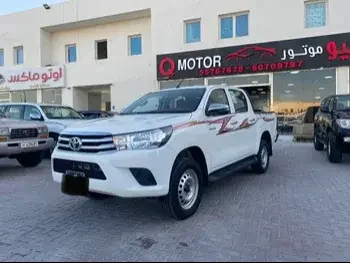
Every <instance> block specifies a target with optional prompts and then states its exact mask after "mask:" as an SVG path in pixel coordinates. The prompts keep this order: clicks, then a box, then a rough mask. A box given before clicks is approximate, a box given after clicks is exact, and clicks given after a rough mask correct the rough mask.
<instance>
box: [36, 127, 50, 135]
mask: <svg viewBox="0 0 350 263" xmlns="http://www.w3.org/2000/svg"><path fill="white" fill-rule="evenodd" d="M38 133H39V134H43V133H49V129H48V128H47V127H40V128H38Z"/></svg>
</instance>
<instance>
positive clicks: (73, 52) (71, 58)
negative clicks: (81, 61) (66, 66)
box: [66, 45, 77, 63]
mask: <svg viewBox="0 0 350 263" xmlns="http://www.w3.org/2000/svg"><path fill="white" fill-rule="evenodd" d="M66 62H67V63H74V62H77V46H76V45H67V46H66Z"/></svg>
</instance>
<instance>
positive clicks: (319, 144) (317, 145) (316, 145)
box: [314, 131, 324, 151]
mask: <svg viewBox="0 0 350 263" xmlns="http://www.w3.org/2000/svg"><path fill="white" fill-rule="evenodd" d="M314 148H315V150H316V151H322V150H323V148H324V145H323V143H322V142H320V140H319V139H318V137H317V133H316V131H315V133H314Z"/></svg>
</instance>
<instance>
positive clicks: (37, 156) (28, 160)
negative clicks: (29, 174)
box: [17, 152, 44, 167]
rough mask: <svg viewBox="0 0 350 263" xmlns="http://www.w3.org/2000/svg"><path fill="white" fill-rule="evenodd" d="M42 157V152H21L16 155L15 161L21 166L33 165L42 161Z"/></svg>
mask: <svg viewBox="0 0 350 263" xmlns="http://www.w3.org/2000/svg"><path fill="white" fill-rule="evenodd" d="M43 158H44V154H43V152H32V153H22V154H20V155H19V156H18V157H17V161H18V162H19V163H20V165H22V166H23V167H35V166H38V165H39V164H40V163H41V162H42V160H43Z"/></svg>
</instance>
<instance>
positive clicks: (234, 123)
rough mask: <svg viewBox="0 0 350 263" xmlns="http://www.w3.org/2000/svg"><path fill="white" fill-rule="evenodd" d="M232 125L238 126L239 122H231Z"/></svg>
mask: <svg viewBox="0 0 350 263" xmlns="http://www.w3.org/2000/svg"><path fill="white" fill-rule="evenodd" d="M230 124H231V125H236V124H238V121H231V122H230Z"/></svg>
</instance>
